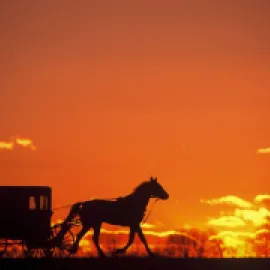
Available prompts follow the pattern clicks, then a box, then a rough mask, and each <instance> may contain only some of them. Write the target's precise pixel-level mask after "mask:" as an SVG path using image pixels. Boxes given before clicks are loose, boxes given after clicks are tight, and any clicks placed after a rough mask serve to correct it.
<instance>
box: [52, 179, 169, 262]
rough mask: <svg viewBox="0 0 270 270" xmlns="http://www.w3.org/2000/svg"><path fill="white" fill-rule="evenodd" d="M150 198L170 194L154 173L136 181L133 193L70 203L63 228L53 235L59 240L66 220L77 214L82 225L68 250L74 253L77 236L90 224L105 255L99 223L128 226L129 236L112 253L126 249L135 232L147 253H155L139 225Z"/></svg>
mask: <svg viewBox="0 0 270 270" xmlns="http://www.w3.org/2000/svg"><path fill="white" fill-rule="evenodd" d="M151 198H156V199H160V200H167V199H168V198H169V194H168V193H167V192H166V191H165V190H164V188H163V187H162V186H161V185H160V184H159V183H158V181H157V178H153V177H151V178H150V180H148V181H145V182H142V183H141V184H139V185H138V186H137V187H136V188H135V189H134V190H133V192H132V193H130V194H128V195H126V196H124V197H119V198H117V199H113V200H104V199H92V200H89V201H84V202H78V203H75V204H73V205H72V207H71V209H70V212H69V214H68V216H67V218H66V219H65V220H64V222H63V224H62V229H61V230H60V232H59V233H58V235H57V236H56V237H57V238H58V241H61V239H63V237H64V234H65V233H66V232H67V230H68V228H69V227H68V224H69V223H70V222H72V220H73V219H74V218H75V217H79V219H80V222H81V224H82V228H81V230H80V232H79V233H78V235H77V237H76V240H75V242H74V244H73V246H72V247H71V249H70V250H69V252H70V253H76V252H77V250H78V247H79V243H80V240H81V239H82V238H83V236H84V235H85V234H86V233H87V232H88V230H90V229H91V228H93V230H94V233H93V242H94V244H95V246H96V249H97V251H98V254H99V256H100V257H105V254H104V252H103V250H102V249H101V247H100V246H99V235H100V229H101V226H102V223H103V222H105V223H108V224H112V225H119V226H126V227H129V228H130V230H129V231H130V233H129V240H128V242H127V244H126V245H125V246H124V247H122V248H119V249H117V250H116V251H115V253H116V254H119V253H125V252H126V251H127V249H128V248H129V247H130V245H131V244H132V243H133V241H134V237H135V234H136V233H137V234H138V236H139V238H140V240H141V241H142V243H143V244H144V247H145V249H146V251H147V253H148V255H149V256H153V255H154V254H153V253H152V251H151V250H150V248H149V246H148V244H147V241H146V239H145V237H144V234H143V232H142V229H141V227H140V223H141V222H142V220H143V218H144V216H145V211H146V207H147V205H148V203H149V200H150V199H151Z"/></svg>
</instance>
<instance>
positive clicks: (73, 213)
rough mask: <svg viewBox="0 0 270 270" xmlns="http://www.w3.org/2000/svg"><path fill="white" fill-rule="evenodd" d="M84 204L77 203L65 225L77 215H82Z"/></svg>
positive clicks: (72, 207) (73, 206)
mask: <svg viewBox="0 0 270 270" xmlns="http://www.w3.org/2000/svg"><path fill="white" fill-rule="evenodd" d="M82 205H83V203H82V202H78V203H75V204H73V205H72V206H71V209H70V211H69V214H68V216H67V217H66V219H65V221H64V223H66V222H70V221H71V220H72V219H73V218H74V217H75V216H76V215H78V214H80V210H81V209H82Z"/></svg>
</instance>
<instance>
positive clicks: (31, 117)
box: [0, 0, 270, 228]
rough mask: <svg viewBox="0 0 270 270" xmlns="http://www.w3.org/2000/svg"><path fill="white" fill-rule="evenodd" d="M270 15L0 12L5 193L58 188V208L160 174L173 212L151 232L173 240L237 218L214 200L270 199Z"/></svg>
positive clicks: (72, 6) (245, 4)
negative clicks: (176, 231) (13, 188)
mask: <svg viewBox="0 0 270 270" xmlns="http://www.w3.org/2000/svg"><path fill="white" fill-rule="evenodd" d="M269 12H270V3H269V1H268V0H265V1H263V0H253V1H248V0H247V1H240V0H234V1H223V0H220V1H201V0H198V1H190V0H188V1H180V0H179V1H168V0H166V1H148V0H144V1H101V0H99V1H79V0H76V1H69V0H66V1H60V0H44V1H43V0H40V1H36V0H32V1H30V0H29V1H28V0H26V1H19V0H17V1H15V0H2V1H1V3H0V35H1V36H0V38H1V43H0V59H1V61H0V71H1V72H0V91H1V98H0V121H1V129H0V184H1V185H48V186H51V187H52V190H53V206H54V207H57V206H61V205H66V204H70V203H73V202H76V201H79V200H86V199H88V198H91V197H100V198H112V197H117V196H123V195H126V194H128V193H130V192H131V191H132V189H133V188H134V187H135V186H137V185H138V184H139V183H141V182H142V181H145V180H147V179H148V178H149V177H150V176H151V175H153V176H156V177H158V180H159V182H160V183H161V184H162V185H163V186H164V188H165V189H166V190H167V191H168V192H169V193H170V199H169V200H168V201H166V202H159V203H158V204H157V205H156V206H155V208H154V210H153V213H152V215H151V217H150V218H149V220H150V222H151V223H155V224H163V225H164V227H166V228H179V227H182V226H185V225H190V226H199V227H203V226H208V225H209V222H208V221H209V219H213V218H217V217H220V215H222V214H220V213H221V212H222V211H223V212H224V211H227V208H225V206H224V205H223V204H218V205H217V206H213V205H212V206H211V205H209V203H205V202H203V201H207V200H212V199H217V198H221V197H224V196H228V195H233V196H237V197H238V198H241V199H243V200H245V201H248V202H251V203H254V200H255V198H256V196H257V195H259V194H261V195H262V194H269V192H270V191H269V179H270V169H269V168H270V148H269V147H270V125H269V123H270V121H269V118H270V80H269V78H270V32H269V25H270V17H269ZM16 138H17V141H16ZM20 138H21V139H29V140H30V141H28V143H27V140H24V141H23V140H21V141H20ZM18 139H19V140H18ZM7 144H8V145H7ZM23 146H24V147H23ZM268 206H269V205H268ZM226 207H228V206H226ZM256 207H257V206H256ZM256 209H259V208H256ZM264 209H269V208H264ZM232 211H234V209H233V210H232ZM258 211H259V210H258ZM224 213H225V212H224ZM237 213H238V216H239V215H241V213H240V212H239V211H238V212H237ZM237 213H235V214H234V217H235V218H236V217H237ZM55 215H56V216H57V217H59V218H64V216H65V213H63V214H62V213H60V212H57V213H55ZM207 224H208V225H207ZM210 224H212V225H213V226H214V227H215V228H216V223H215V222H214V223H211V222H210Z"/></svg>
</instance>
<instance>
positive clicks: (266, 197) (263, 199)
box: [254, 194, 270, 203]
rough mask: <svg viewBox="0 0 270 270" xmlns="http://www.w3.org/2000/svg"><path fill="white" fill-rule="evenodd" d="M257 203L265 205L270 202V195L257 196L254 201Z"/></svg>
mask: <svg viewBox="0 0 270 270" xmlns="http://www.w3.org/2000/svg"><path fill="white" fill-rule="evenodd" d="M254 201H255V202H256V203H261V202H262V203H264V202H270V195H268V194H261V195H257V196H256V197H255V199H254Z"/></svg>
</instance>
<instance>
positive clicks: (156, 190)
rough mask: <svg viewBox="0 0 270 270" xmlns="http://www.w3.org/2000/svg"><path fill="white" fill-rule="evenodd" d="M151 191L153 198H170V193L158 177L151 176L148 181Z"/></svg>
mask: <svg viewBox="0 0 270 270" xmlns="http://www.w3.org/2000/svg"><path fill="white" fill-rule="evenodd" d="M148 187H149V192H150V195H151V197H152V198H157V199H161V200H167V199H169V194H168V192H167V191H165V189H164V188H163V187H162V186H161V185H160V184H159V183H158V181H157V177H156V178H153V177H151V178H150V180H149V181H148Z"/></svg>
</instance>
